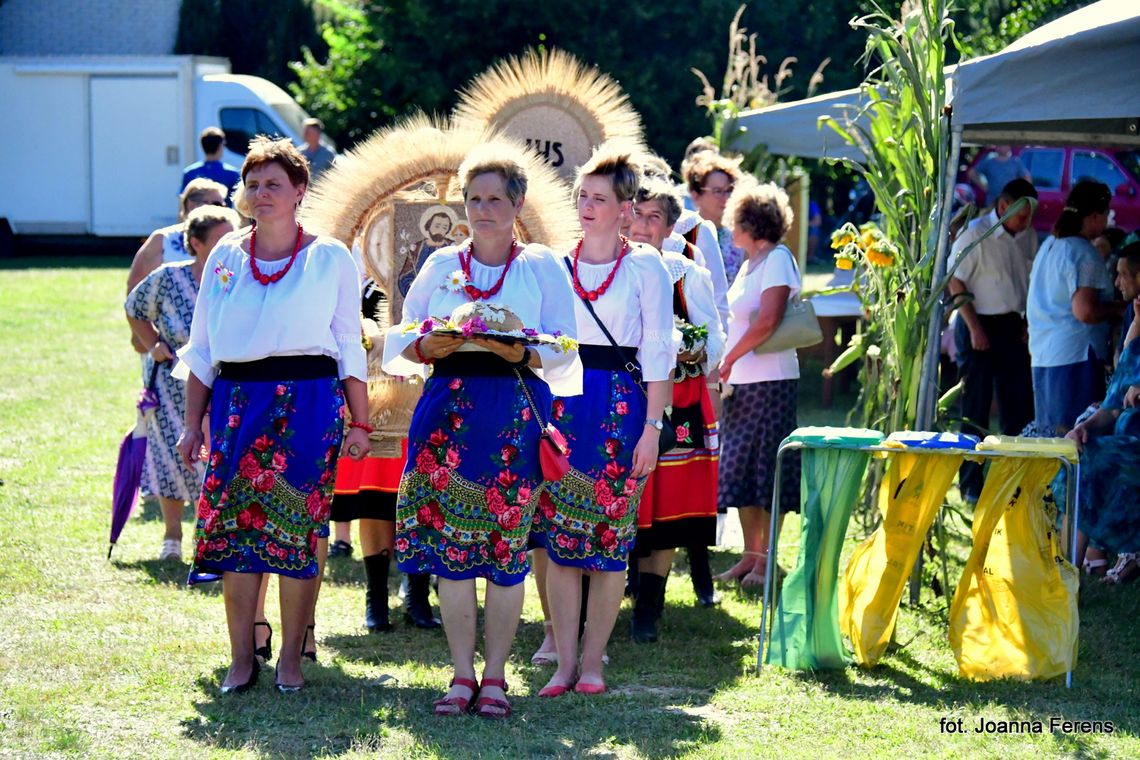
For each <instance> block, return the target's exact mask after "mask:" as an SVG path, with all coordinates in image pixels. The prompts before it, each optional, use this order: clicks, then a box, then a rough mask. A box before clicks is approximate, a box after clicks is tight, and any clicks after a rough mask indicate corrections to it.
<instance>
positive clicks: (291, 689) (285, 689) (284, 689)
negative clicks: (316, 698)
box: [273, 668, 305, 694]
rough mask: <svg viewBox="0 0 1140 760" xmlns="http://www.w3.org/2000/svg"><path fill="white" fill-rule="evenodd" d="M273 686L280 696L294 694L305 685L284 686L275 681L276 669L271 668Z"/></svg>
mask: <svg viewBox="0 0 1140 760" xmlns="http://www.w3.org/2000/svg"><path fill="white" fill-rule="evenodd" d="M273 685H274V686H276V687H277V691H279V692H281V693H282V694H296V693H297V692H299V691H300V690H301V689H302V688H303V687H304V685H305V684H303V683H299V684H284V683H281V682H280V681H278V680H277V668H273Z"/></svg>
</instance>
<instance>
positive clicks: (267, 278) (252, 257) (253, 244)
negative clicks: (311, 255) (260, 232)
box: [249, 224, 305, 285]
mask: <svg viewBox="0 0 1140 760" xmlns="http://www.w3.org/2000/svg"><path fill="white" fill-rule="evenodd" d="M304 237H305V231H304V230H303V229H302V228H301V225H300V224H298V225H297V242H296V243H294V244H293V255H292V256H290V257H289V263H288V264H286V265H285V268H284V269H282V270H281V271H280V272H274V273H273V274H264V273H262V271H261V270H260V269H258V268H257V227H254V228H253V232H251V233H250V235H249V268H250V269H251V270H253V279H255V280H257V281H258V282H260V283H261V284H262V285H269V283H271V282H277V281H278V280H280V279H281V278H282V277H284V276H285V275H286V273H287V272H288V271H289V270H290V269H292V268H293V262H294V261H296V260H297V254H298V253H300V251H301V239H302V238H304Z"/></svg>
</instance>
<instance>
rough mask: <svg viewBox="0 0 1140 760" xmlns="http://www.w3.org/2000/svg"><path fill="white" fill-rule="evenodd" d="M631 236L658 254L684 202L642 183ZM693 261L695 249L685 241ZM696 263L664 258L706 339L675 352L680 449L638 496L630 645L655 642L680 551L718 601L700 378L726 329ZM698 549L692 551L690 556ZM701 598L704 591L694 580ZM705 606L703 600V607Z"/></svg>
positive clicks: (662, 461)
mask: <svg viewBox="0 0 1140 760" xmlns="http://www.w3.org/2000/svg"><path fill="white" fill-rule="evenodd" d="M633 210H634V219H633V224H632V226H631V228H630V236H631V237H632V238H633V239H634V240H635V241H637V242H639V243H645V244H646V245H650V246H653V247H654V248H656V249H658V250H661V246H663V245H664V243H665V240H666V239H667V238H668V237H669V234H670V231H671V230H672V229H673V225H674V224H675V223H676V222H677V220H678V219H679V218H680V215H681V199H680V198H679V197H678V195H677V193H676V192H675V191H674V189H673V187H672V185H670V184H668V183H666V182H662V181H661V180H655V179H652V178H646V179H645V180H643V182H642V186H641V189H640V190H638V192H637V204H636V205H635V206H634V209H633ZM686 250H687V251H689V253H690V256H692V257H693V258H695V247H694V246H692V245H690V244H686ZM693 258H689V257H686V256H683V255H681V254H677V253H662V261H663V262H664V263H665V268H666V269H667V270H668V272H669V279H670V280H671V281H672V282H673V299H672V300H673V314H674V317H675V318H676V319H679V320H682V321H683V322H684V323H687V324H688V325H691V326H693V327H694V328H702V327H703V328H704V329H705V330H706V331H707V337H706V338H705V339H704V340H703V341H701V342H700V343H699V344H697V343H694V344H693V345H692V346H691V347H689V348H686V346H685V345H684V344H683V343H682V345H680V346H679V347H678V352H677V365H676V368H675V369H674V370H673V383H672V386H673V387H672V409H671V410H670V412H669V421H670V422H671V423H672V425H673V433H674V437H675V439H676V443H677V447H676V448H675V449H673V450H672V451H669V452H667V453H666V454H665V455H664V456H662V457H660V458H659V459H658V462H657V469H656V470H655V471H654V472H653V474H652V475H651V476H650V478H649V482H648V484H647V485H646V487H645V491H644V493H643V495H642V498H641V509H640V510H639V511H638V520H637V545H636V552H637V556H638V564H639V566H640V574H639V579H638V583H637V594H636V598H637V602H636V604H635V605H634V608H633V618H632V619H631V621H630V631H631V635H632V636H633V639H634V641H638V642H643V643H648V642H653V641H656V640H657V623H658V620H659V619H660V617H661V615H662V613H663V612H664V601H665V584H666V581H667V580H668V578H669V570H670V569H671V568H672V566H673V554H674V553H675V550H676V549H677V548H678V547H687V548H688V549H689V561H690V568H691V575H692V576H694V577H696V576H697V575H698V574H699V573H700V571H701V569H702V566H701V563H702V562H703V568H704V572H705V574H706V575H705V577H706V579H707V585H708V595H709V596H710V597H713V598H711V599H707V600H705V601H702V604H705V606H711V605H712V604H715V597H714V596H713V591H712V578H711V574H710V573H709V572H708V559H707V558H708V547H709V546H710V545H712V544H715V543H716V515H717V505H716V483H717V449H718V445H717V424H716V414H715V412H714V411H713V405H712V399H711V398H710V395H709V389H708V386H707V385H706V383H705V378H706V376H707V374H708V368H709V367H713V368H715V367H716V366H717V364H719V363H720V359H721V356H723V355H724V341H725V335H724V330H723V328H721V325H720V315H719V314H717V309H716V297H715V295H714V291H713V285H712V281H711V279H710V277H709V272H708V270H707V269H705V268H704V267H702V266H698V265H697V264H696V262H695V261H694V260H693ZM694 549H696V551H694ZM694 590H695V591H697V598H698V600H702V596H703V593H704V591H705V589H704V588H702V587H700V586H698V585H697V584H696V583H694ZM706 602H707V603H706Z"/></svg>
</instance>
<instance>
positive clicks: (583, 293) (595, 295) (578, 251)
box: [574, 235, 631, 301]
mask: <svg viewBox="0 0 1140 760" xmlns="http://www.w3.org/2000/svg"><path fill="white" fill-rule="evenodd" d="M584 242H586V239H585V238H582V239H581V240H579V241H578V247H577V248H575V249H574V292H576V293H577V294H578V296H579V297H581V298H585V299H587V300H589V301H597V300H598V299H599V298H601V297H602V296H604V295H605V294H606V291H607V290H609V289H610V284H611V283H612V282H613V281H614V276H615V275H617V272H618V268H619V267H621V260H622V259H624V258H625V255H626V254H627V253H629V252H630V250H631V248H630V245H629V238H627V237H625V236H624V235H623V236H621V250H620V251H619V252H618V256H617V261H615V262H614V268H613V269H611V270H610V274H609V276H608V277H606V279H605V281H604V282H602V284H601V285H599V286H598V287H597V288H595V289H594V290H586V288H584V287H582V281H581V280H580V279H578V259H579V257H581V255H582V243H584Z"/></svg>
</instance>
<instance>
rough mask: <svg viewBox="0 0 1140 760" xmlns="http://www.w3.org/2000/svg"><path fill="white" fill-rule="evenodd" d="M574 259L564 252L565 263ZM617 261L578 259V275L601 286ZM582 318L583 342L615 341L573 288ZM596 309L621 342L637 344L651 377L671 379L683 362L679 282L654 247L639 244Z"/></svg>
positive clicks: (644, 369) (584, 282)
mask: <svg viewBox="0 0 1140 760" xmlns="http://www.w3.org/2000/svg"><path fill="white" fill-rule="evenodd" d="M567 261H569V262H571V264H572V263H573V251H570V252H567V253H566V254H564V255H563V256H561V257H559V265H560V266H561V267H562V269H563V271H565V272H568V271H569V270H567V269H566V264H565V262H567ZM613 268H614V263H613V262H612V261H611V262H608V263H605V264H587V263H586V262H584V261H581V262H579V264H578V276H579V278H580V279H581V284H582V287H584V288H585V289H586V290H595V289H597V288H598V287H599V286H600V285H601V284H602V283H603V282H605V279H606V278H607V277H609V274H610V272H611V271H612V270H613ZM571 297H572V299H573V302H574V314H575V316H576V317H577V320H578V342H579V343H581V344H583V345H594V346H609V345H610V342H609V340H608V339H607V338H606V335H605V333H603V332H602V330H601V328H599V327H598V323H597V322H595V321H594V318H593V317H591V316H590V312H589V311H587V310H586V307H585V306H584V305H583V304H582V299H581V298H579V297H578V295H577V294H576V293H573V292H572V293H571ZM592 303H593V307H594V311H595V312H596V313H597V315H598V318H599V319H601V320H602V322H603V323H605V325H606V329H607V330H609V331H610V335H612V336H614V340H616V341H617V343H618V345H619V346H631V347H632V346H636V347H637V361H638V363H639V364H640V365H641V374H642V377H643V378H644V380H645V381H646V382H653V381H655V380H671V379H672V377H673V368H674V367H675V366H676V364H677V343H676V341H675V340H674V335H673V333H674V330H673V284H672V282H671V281H670V280H669V272H668V271H667V270H666V269H665V265H664V264H663V263H662V261H661V254H659V253H658V252H657V251H656V250H655V249H654V248H651V247H649V246H643V245H639V244H634V247H633V250H632V251H631V252H630V253H628V254H626V257H625V258H624V259H623V260H622V262H621V266H620V267H619V268H618V271H617V274H616V275H614V279H613V282H611V283H610V286H609V288H608V289H607V290H606V292H605V293H604V294H603V295H602V296H601V297H600V298H598V300H596V301H593V302H592Z"/></svg>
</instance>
